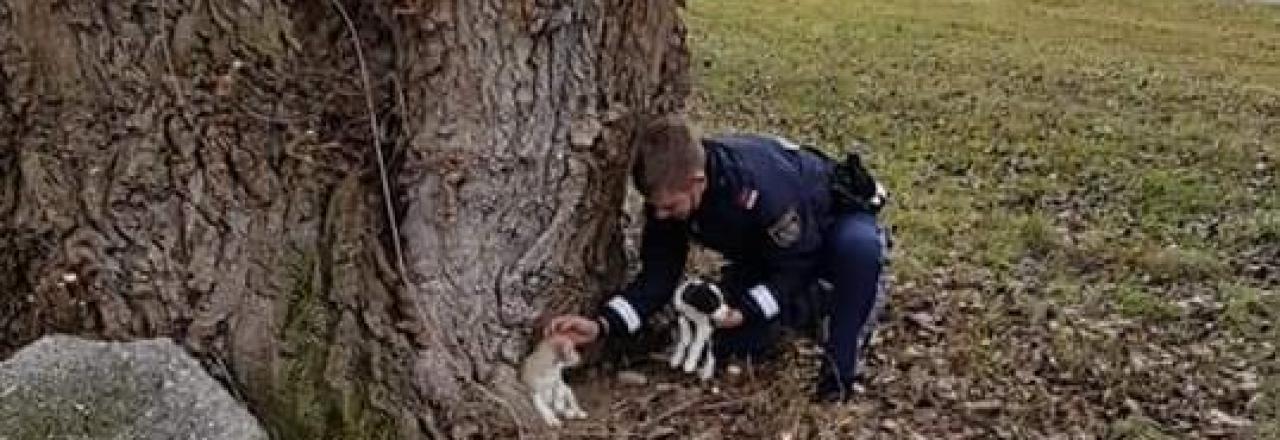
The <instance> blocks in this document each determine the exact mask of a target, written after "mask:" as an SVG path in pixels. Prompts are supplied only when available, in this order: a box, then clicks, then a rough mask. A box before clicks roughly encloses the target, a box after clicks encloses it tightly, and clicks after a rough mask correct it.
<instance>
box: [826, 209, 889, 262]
mask: <svg viewBox="0 0 1280 440" xmlns="http://www.w3.org/2000/svg"><path fill="white" fill-rule="evenodd" d="M833 239H834V243H833V249H832V252H831V257H832V258H834V259H836V261H834V263H836V265H838V266H839V267H841V268H871V267H877V266H879V264H880V263H881V260H882V258H883V256H884V242H883V240H882V239H881V235H880V230H879V227H878V226H876V224H875V222H874V221H865V220H861V219H859V220H847V221H845V222H844V223H843V224H842V225H841V227H840V228H838V230H837V231H836V236H835V237H833ZM850 266H852V267H850Z"/></svg>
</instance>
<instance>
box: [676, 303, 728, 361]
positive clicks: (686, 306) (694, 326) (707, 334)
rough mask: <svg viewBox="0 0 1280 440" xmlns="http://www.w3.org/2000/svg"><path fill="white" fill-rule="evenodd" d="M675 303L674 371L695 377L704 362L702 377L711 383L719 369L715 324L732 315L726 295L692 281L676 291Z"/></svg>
mask: <svg viewBox="0 0 1280 440" xmlns="http://www.w3.org/2000/svg"><path fill="white" fill-rule="evenodd" d="M671 303H672V307H674V308H675V309H676V325H677V327H678V331H679V333H678V334H677V337H676V349H675V352H674V353H672V355H671V368H680V367H683V368H684V371H685V372H686V373H692V372H693V371H694V370H695V369H697V368H698V360H699V359H703V361H702V368H701V370H699V372H698V377H699V378H701V379H702V380H707V379H710V378H711V375H712V373H714V372H715V368H716V359H715V354H714V353H713V352H712V349H711V333H712V332H714V331H715V322H716V321H720V320H723V319H725V317H726V316H727V315H728V314H729V306H728V305H727V304H725V302H724V295H723V294H722V293H720V288H719V287H716V285H715V284H711V283H707V282H704V281H702V280H698V279H690V280H687V281H685V282H684V283H683V284H681V285H680V287H679V288H677V289H676V292H675V295H674V298H673V299H672V301H671Z"/></svg>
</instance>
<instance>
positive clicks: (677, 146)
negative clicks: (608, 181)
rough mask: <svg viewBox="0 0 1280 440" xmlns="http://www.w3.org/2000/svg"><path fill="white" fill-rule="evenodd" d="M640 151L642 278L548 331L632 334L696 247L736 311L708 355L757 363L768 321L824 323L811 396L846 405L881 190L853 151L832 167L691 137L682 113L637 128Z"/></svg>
mask: <svg viewBox="0 0 1280 440" xmlns="http://www.w3.org/2000/svg"><path fill="white" fill-rule="evenodd" d="M636 147H637V149H638V154H639V155H638V157H637V161H636V165H635V169H634V173H633V174H634V175H633V178H634V180H635V183H636V186H637V188H639V189H640V191H641V193H642V194H644V195H645V198H646V207H645V224H644V230H643V237H642V241H641V245H640V254H641V260H642V261H641V264H642V267H641V272H640V274H639V275H638V276H637V278H636V279H635V280H634V281H633V282H632V283H630V284H629V285H628V286H627V287H626V288H625V289H624V290H623V291H622V292H621V293H619V294H617V295H615V296H613V297H611V298H609V299H608V301H607V302H605V304H604V305H603V306H602V307H601V308H600V310H599V311H598V312H597V315H596V316H595V317H593V318H586V317H581V316H576V315H565V316H559V317H556V318H553V319H552V320H551V321H550V324H549V329H548V331H549V332H557V333H568V334H571V335H573V337H574V338H576V340H577V341H578V343H580V344H586V343H590V342H593V341H596V340H600V339H606V338H607V337H608V336H610V335H630V334H634V333H635V332H637V331H638V330H640V328H641V326H642V325H643V323H644V321H645V319H646V318H647V317H648V316H649V315H651V314H652V313H653V312H654V311H656V310H658V309H659V308H661V307H662V306H664V305H665V304H667V303H668V302H670V299H671V295H672V294H673V291H674V290H675V288H676V286H677V284H678V283H679V281H680V278H681V276H682V275H683V273H684V267H685V259H686V254H687V253H688V251H689V243H690V239H692V240H694V241H696V242H698V243H700V244H702V245H704V246H706V247H708V248H711V249H714V250H716V251H718V252H720V253H721V254H722V255H723V256H724V257H725V258H726V260H728V261H729V262H730V264H729V266H728V267H727V268H725V269H724V271H723V276H722V278H721V280H720V283H719V286H720V288H721V290H722V291H723V292H725V295H726V299H727V301H728V303H729V305H730V306H731V307H732V311H731V313H729V314H728V317H727V318H725V319H723V320H721V321H719V322H716V326H717V327H719V330H718V331H717V334H716V336H715V338H716V347H717V351H720V352H721V354H728V355H760V354H762V353H764V351H766V350H767V349H768V348H769V344H770V343H771V342H772V338H771V335H772V334H773V332H771V331H770V329H771V327H772V326H773V325H774V324H775V323H779V321H781V324H785V325H788V326H792V327H802V326H806V325H811V324H812V323H813V322H815V321H816V320H817V319H818V318H819V317H826V318H829V328H828V330H827V332H826V333H827V338H826V341H824V349H825V353H826V356H825V361H824V362H823V368H822V371H821V372H820V379H819V383H818V388H817V392H818V395H817V396H816V397H817V399H819V400H821V401H843V400H845V399H847V398H848V397H849V396H850V394H851V390H852V388H853V386H854V376H855V374H856V373H857V367H858V359H859V355H860V353H861V352H862V350H863V349H864V348H865V346H866V344H867V342H868V341H869V340H870V336H871V329H872V327H873V325H874V324H875V322H874V321H875V319H876V317H875V316H874V315H875V313H876V311H877V310H878V309H879V307H880V306H881V304H882V299H881V295H882V291H883V289H881V288H880V277H881V267H882V265H883V259H884V258H883V257H884V252H885V246H886V242H885V237H884V235H883V234H882V231H881V228H880V227H879V225H878V224H877V222H876V212H877V211H878V209H879V207H880V206H881V205H882V204H883V202H884V192H883V189H882V188H880V186H879V185H878V184H876V183H875V181H874V180H872V179H871V178H870V176H869V175H868V174H867V173H866V171H865V169H863V168H862V166H861V164H860V163H858V161H857V156H856V155H850V156H849V159H848V160H846V161H845V162H843V163H837V162H835V161H833V160H831V159H829V158H828V157H826V156H825V155H824V154H822V153H820V152H818V151H816V150H812V149H805V148H799V147H797V146H796V145H795V144H793V143H791V142H789V141H787V140H785V139H781V138H777V137H770V136H755V135H732V136H724V137H715V138H706V139H699V138H698V137H697V135H696V134H695V132H694V129H693V127H692V126H691V125H690V124H689V123H688V122H687V121H686V120H685V119H684V118H683V117H681V116H668V117H663V118H659V119H657V120H655V121H653V122H651V123H649V124H647V125H646V126H645V127H644V128H643V129H642V130H641V132H640V133H639V136H638V137H637V145H636ZM819 280H821V281H819ZM817 285H823V286H826V288H825V289H823V290H821V292H824V293H815V292H819V290H818V289H817V288H816V287H815V286H817Z"/></svg>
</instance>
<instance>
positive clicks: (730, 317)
mask: <svg viewBox="0 0 1280 440" xmlns="http://www.w3.org/2000/svg"><path fill="white" fill-rule="evenodd" d="M744 319H745V318H744V317H743V316H742V311H741V310H738V309H735V308H733V307H730V308H729V313H725V314H724V319H717V320H716V327H720V328H734V327H737V326H740V325H742V321H743V320H744Z"/></svg>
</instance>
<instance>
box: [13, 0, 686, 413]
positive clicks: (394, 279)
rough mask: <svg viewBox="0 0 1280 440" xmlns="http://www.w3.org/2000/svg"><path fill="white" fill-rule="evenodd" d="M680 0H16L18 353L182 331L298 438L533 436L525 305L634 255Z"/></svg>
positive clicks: (681, 65) (681, 85)
mask: <svg viewBox="0 0 1280 440" xmlns="http://www.w3.org/2000/svg"><path fill="white" fill-rule="evenodd" d="M678 3H679V2H678V1H676V0H653V1H646V0H639V1H622V0H536V1H535V0H524V1H514V0H483V1H470V0H454V1H418V0H377V1H375V0H366V1H356V0H340V1H331V0H324V1H289V0H113V1H60V0H52V1H51V0H0V357H3V356H7V355H8V354H9V353H11V352H12V350H13V349H15V348H17V347H19V346H21V345H23V344H26V343H28V342H30V341H32V340H33V339H35V338H36V337H38V336H39V335H41V334H46V333H52V332H67V333H76V334H83V335H96V336H100V337H103V338H109V339H130V338H139V337H153V336H171V337H174V338H175V339H177V340H178V341H179V342H180V343H182V344H183V345H184V346H185V347H187V348H188V349H189V350H190V351H191V352H192V353H193V354H195V355H196V356H198V357H199V358H200V359H201V360H202V361H203V362H204V363H205V365H206V367H208V368H209V369H210V370H211V372H213V373H214V374H215V375H216V376H218V377H219V378H220V379H222V380H223V381H224V382H225V383H227V384H228V386H229V387H230V388H232V390H233V392H235V393H237V394H238V395H239V397H240V398H242V399H244V400H246V401H247V402H248V403H249V405H250V407H251V409H252V410H253V411H254V412H255V413H256V414H258V415H259V416H260V417H261V418H263V419H264V421H265V422H266V424H267V426H269V427H270V428H271V430H273V431H274V432H275V433H276V434H277V435H279V436H281V437H288V438H293V437H297V438H329V437H359V438H374V437H395V438H424V437H467V436H477V435H478V436H484V437H490V436H506V435H510V434H512V433H513V432H512V430H515V429H520V428H519V425H518V424H517V422H516V421H515V419H513V418H514V417H527V414H528V413H527V411H528V409H527V408H526V406H525V405H526V403H525V400H524V399H523V397H522V395H521V394H520V391H519V389H518V386H517V384H516V379H515V375H514V372H513V369H512V365H513V364H515V363H516V362H518V358H519V357H520V356H521V355H522V351H523V350H524V347H525V343H526V338H527V336H528V330H529V327H530V324H531V323H532V322H533V320H534V319H535V318H536V316H537V315H538V314H539V313H541V312H543V311H546V310H549V309H557V310H565V309H568V308H572V307H576V306H582V305H583V304H584V303H585V302H588V301H590V300H593V299H595V298H593V297H592V296H593V295H596V294H598V293H599V292H601V291H602V290H603V289H607V288H609V287H612V286H613V285H614V284H615V283H617V282H619V281H620V280H619V278H620V276H621V275H620V274H621V269H622V267H621V266H622V264H621V257H620V252H621V250H620V241H621V237H620V235H619V234H620V231H619V228H618V221H619V213H620V208H621V203H622V198H623V194H624V192H623V191H624V186H625V185H624V182H625V175H626V168H627V163H628V162H629V157H630V149H629V148H628V142H627V141H628V139H629V136H630V135H631V132H632V131H633V129H634V126H635V123H636V121H637V118H638V117H639V116H641V115H645V114H657V113H663V112H668V111H672V110H674V109H677V108H678V107H680V106H681V105H682V102H683V99H684V97H685V95H686V93H687V89H688V87H687V67H686V65H687V51H686V50H685V47H684V30H683V25H682V24H681V21H680V17H679V11H678V8H679V5H678ZM344 16H345V17H346V18H344ZM352 30H354V31H355V33H354V34H353V33H352ZM357 41H358V44H357V43H356V42H357ZM357 49H359V50H357ZM366 81H367V83H366ZM370 104H371V105H370ZM370 108H371V109H372V111H370ZM371 116H372V117H373V118H374V119H375V120H376V131H377V135H376V139H375V136H374V135H373V134H372V132H373V131H374V129H373V127H371V124H370V118H371ZM375 140H376V141H377V142H376V144H377V145H378V146H380V147H381V148H382V150H383V154H382V159H384V160H383V161H382V162H383V163H385V164H386V173H385V176H386V177H387V182H388V183H389V185H388V187H389V190H390V193H391V200H392V201H393V203H391V205H392V209H393V210H394V212H395V218H394V219H389V218H388V215H387V210H386V209H385V208H386V205H385V204H384V198H383V192H382V189H381V187H382V179H381V177H382V176H383V175H384V174H383V173H381V172H380V167H379V160H378V159H379V156H378V155H377V154H376V153H375ZM389 220H393V221H389ZM393 223H394V224H396V225H397V226H398V228H396V229H397V230H398V232H399V237H395V235H394V234H393V233H392V232H391V231H392V228H390V227H389V225H391V224H393ZM397 238H398V239H399V240H397ZM397 241H398V243H397ZM396 244H402V245H403V246H402V252H397V251H396V247H397V246H396ZM400 255H403V257H404V260H403V261H404V262H405V264H404V268H405V272H407V275H408V276H407V279H408V283H405V282H403V280H402V278H401V273H402V272H401V270H400V266H401V265H400V264H399V262H400V261H401V260H400V259H399V256H400ZM527 428H528V427H526V429H527Z"/></svg>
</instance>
